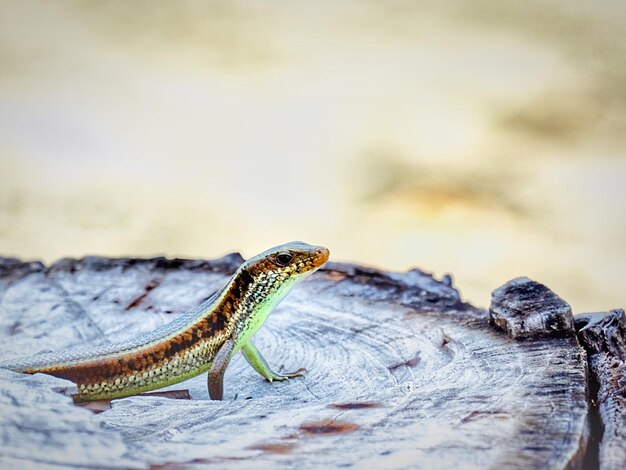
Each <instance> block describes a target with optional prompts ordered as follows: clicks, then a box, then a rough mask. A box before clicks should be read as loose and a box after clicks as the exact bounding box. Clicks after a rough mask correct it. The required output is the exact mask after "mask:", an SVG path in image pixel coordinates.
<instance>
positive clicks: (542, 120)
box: [0, 0, 626, 312]
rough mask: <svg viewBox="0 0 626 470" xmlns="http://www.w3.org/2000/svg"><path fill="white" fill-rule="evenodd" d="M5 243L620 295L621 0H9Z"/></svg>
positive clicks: (599, 297) (0, 21)
mask: <svg viewBox="0 0 626 470" xmlns="http://www.w3.org/2000/svg"><path fill="white" fill-rule="evenodd" d="M0 7H1V11H2V13H1V14H0V72H1V73H0V80H1V82H0V83H1V86H0V254H1V255H4V256H16V257H20V258H23V259H27V260H30V259H43V260H45V261H47V262H51V261H53V260H55V259H57V258H59V257H64V256H73V257H80V256H84V255H87V254H98V255H108V256H153V255H161V254H162V255H166V256H170V257H173V256H181V257H194V258H198V257H201V258H213V257H219V256H221V255H223V254H226V253H228V252H231V251H240V252H241V253H242V254H243V255H244V256H246V257H248V256H252V255H254V254H256V253H257V252H259V251H262V250H264V249H266V248H268V247H270V246H273V245H276V244H279V243H283V242H286V241H290V240H293V239H299V240H304V241H307V242H310V243H316V244H324V245H326V246H328V247H329V248H330V249H331V252H332V257H333V259H334V260H335V261H351V262H358V263H362V264H366V265H372V266H376V267H380V268H383V269H388V270H406V269H409V268H412V267H420V268H421V269H423V270H426V271H431V272H433V273H434V274H435V275H436V276H437V277H441V276H442V275H443V274H445V273H452V274H453V275H454V277H455V283H456V285H457V286H458V287H459V289H460V290H461V293H462V295H463V296H464V298H465V299H467V300H469V301H471V302H472V303H474V304H476V305H479V306H487V305H488V304H489V298H490V297H489V296H490V292H491V291H492V290H493V289H494V288H496V287H497V286H499V285H500V284H502V283H503V282H505V281H507V280H509V279H511V278H512V277H515V276H519V275H527V276H529V277H531V278H534V279H535V280H538V281H540V282H543V283H545V284H546V285H548V286H549V287H550V288H552V289H553V290H554V291H555V292H557V293H558V294H559V295H561V296H563V297H564V298H565V299H566V300H567V301H569V302H570V303H571V304H572V306H573V307H574V310H575V312H582V311H593V310H600V309H608V308H615V307H620V306H621V307H624V306H626V292H625V287H626V286H625V282H624V273H625V268H626V250H625V249H624V247H625V243H626V39H625V38H626V2H624V1H622V0H618V1H611V0H605V1H603V2H595V1H580V0H577V1H571V0H527V1H524V2H519V1H516V0H498V1H482V0H472V1H470V0H467V1H453V2H437V1H423V2H415V1H408V0H407V1H382V0H380V1H364V0H359V1H356V0H355V1H316V2H313V1H309V2H304V1H267V0H265V1H263V2H258V1H252V0H250V1H177V2H168V1H132V2H128V1H106V2H93V1H87V0H85V1H79V0H56V1H54V2H41V1H37V2H35V1H24V0H20V1H18V0H15V1H6V0H0Z"/></svg>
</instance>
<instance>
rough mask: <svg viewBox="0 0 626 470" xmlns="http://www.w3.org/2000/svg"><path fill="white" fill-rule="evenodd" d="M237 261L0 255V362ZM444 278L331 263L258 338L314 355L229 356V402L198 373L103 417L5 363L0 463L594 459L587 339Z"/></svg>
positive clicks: (183, 291)
mask: <svg viewBox="0 0 626 470" xmlns="http://www.w3.org/2000/svg"><path fill="white" fill-rule="evenodd" d="M241 261H242V260H241V257H240V256H239V255H230V256H228V257H225V258H223V259H220V260H216V261H192V260H166V259H151V260H138V259H104V258H85V259H83V260H70V259H66V260H61V261H58V262H57V263H55V264H53V265H52V266H50V267H45V266H43V265H42V264H40V263H21V262H19V261H17V260H7V259H4V260H1V261H0V338H1V339H2V345H3V347H2V348H0V359H8V358H10V357H13V356H18V355H23V354H34V353H37V352H39V351H45V350H54V349H62V348H69V347H72V346H76V345H83V344H85V343H98V342H106V341H110V340H113V339H123V338H128V337H129V336H132V335H136V334H138V333H141V332H145V331H148V330H151V329H154V328H155V327H157V326H158V325H161V324H163V323H165V322H169V321H171V320H172V319H173V318H175V317H176V316H177V315H179V314H181V313H182V312H184V311H185V310H187V309H189V308H191V307H193V306H195V305H197V304H199V303H200V302H202V301H203V300H204V299H206V298H207V297H208V296H209V295H211V293H212V292H214V291H215V290H217V289H218V288H220V287H221V286H222V285H223V284H224V283H225V281H226V279H227V278H228V276H229V275H230V274H231V273H232V272H233V271H234V270H235V268H236V267H237V265H238V264H239V263H240V262H241ZM444 281H445V282H440V281H438V280H436V279H434V278H433V277H432V276H430V275H428V274H425V273H423V272H421V271H419V270H413V271H410V272H407V273H403V274H396V273H385V272H380V271H376V270H372V269H366V268H362V267H359V266H354V265H340V264H329V265H328V266H327V267H326V268H325V269H323V270H322V271H320V272H318V273H316V274H315V275H314V276H312V277H311V278H310V279H309V280H307V281H305V282H304V283H302V284H301V285H299V286H297V287H296V288H295V289H294V291H293V293H292V294H291V295H290V296H289V297H288V298H287V299H286V300H285V301H284V302H283V303H282V304H281V305H280V306H279V307H278V308H277V310H276V311H275V312H274V313H273V314H272V315H271V316H270V318H269V320H268V321H267V323H266V325H265V326H264V327H263V328H262V329H261V330H260V331H259V333H258V334H257V335H256V344H257V346H258V347H259V349H260V350H261V351H262V352H263V353H264V355H265V357H266V358H267V359H268V361H269V362H270V364H271V365H273V366H274V367H276V368H277V369H281V368H282V369H285V370H292V369H297V368H298V367H306V368H307V369H308V373H307V375H306V376H305V377H304V378H298V379H294V380H291V381H289V382H283V383H273V384H270V383H268V382H265V381H264V380H263V379H262V378H261V377H260V376H259V375H257V374H256V373H255V372H254V371H253V370H252V369H251V368H250V367H249V366H248V365H247V363H246V362H245V361H244V360H243V359H242V358H241V357H240V356H239V357H236V358H235V359H234V360H233V362H232V364H231V366H230V368H229V369H228V371H227V373H226V377H225V400H224V401H222V402H216V401H210V400H209V399H208V395H207V390H206V378H205V377H197V378H195V379H192V380H189V381H187V382H185V383H183V384H178V385H176V386H174V387H171V389H180V388H184V389H188V390H189V391H190V394H191V397H192V399H191V400H184V399H183V400H180V399H178V400H173V399H168V398H164V397H159V396H139V397H131V398H126V399H121V400H116V401H113V402H112V404H111V408H110V409H108V406H105V407H100V408H99V411H102V412H101V413H99V414H95V413H93V412H91V411H89V410H87V409H85V408H83V407H78V406H75V405H73V404H72V401H71V399H70V398H69V397H68V396H67V395H65V394H63V393H60V392H63V391H64V390H68V389H69V387H71V385H72V384H71V383H69V382H66V381H63V380H60V379H56V378H53V377H50V376H45V375H41V374H38V375H35V376H27V375H20V374H15V373H12V372H8V371H3V370H0V429H1V431H0V466H1V467H2V468H25V467H26V468H27V467H34V466H43V467H47V468H57V467H67V466H74V467H106V468H148V467H149V466H155V468H164V467H163V466H165V467H166V468H167V467H171V468H181V466H187V465H189V466H211V465H212V466H215V467H216V468H229V467H233V468H235V467H236V468H263V466H266V467H267V468H269V467H271V466H278V467H284V468H329V467H349V466H354V467H356V468H428V469H430V468H520V469H521V468H524V469H527V468H555V469H563V468H580V467H581V466H582V465H583V464H585V462H589V461H592V462H593V461H594V460H593V459H591V460H589V458H588V455H587V454H588V452H587V450H588V442H589V427H588V424H587V423H588V411H589V407H588V404H587V403H588V402H587V399H586V391H587V377H586V372H587V371H586V365H587V362H586V354H585V351H584V350H583V349H582V348H581V347H580V346H579V344H578V341H577V339H576V337H575V336H574V335H572V334H570V332H567V331H566V332H564V334H562V335H560V336H557V337H554V336H553V337H549V336H544V335H542V334H538V335H529V336H530V337H529V338H527V339H526V340H525V341H519V340H515V339H512V338H510V337H509V336H507V335H506V334H504V333H502V332H500V331H498V330H497V329H495V328H494V327H493V326H490V323H489V314H488V312H487V311H485V310H481V309H477V308H475V307H473V306H471V305H469V304H467V303H464V302H463V301H462V300H461V299H460V297H459V294H458V292H457V291H456V290H455V289H454V288H453V287H451V282H450V279H449V278H446V279H444ZM509 301H511V302H515V299H513V298H509ZM492 307H493V306H492ZM496 307H497V306H496ZM492 310H493V309H492ZM569 319H570V321H571V312H569ZM539 333H541V332H539ZM621 359H622V360H623V357H622V358H621ZM622 364H623V363H622ZM183 396H184V395H183ZM610 406H612V405H610ZM103 410H104V411H103ZM619 412H621V411H619ZM611 416H613V415H611ZM622 438H623V437H622ZM611 455H617V454H616V453H613V454H611ZM621 455H623V454H621ZM611 458H613V457H611ZM615 458H620V457H619V455H617V457H615ZM585 459H586V460H585ZM607 468H608V467H607Z"/></svg>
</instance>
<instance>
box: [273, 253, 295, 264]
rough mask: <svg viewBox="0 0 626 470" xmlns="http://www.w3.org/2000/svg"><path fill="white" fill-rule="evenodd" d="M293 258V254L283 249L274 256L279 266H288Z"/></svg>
mask: <svg viewBox="0 0 626 470" xmlns="http://www.w3.org/2000/svg"><path fill="white" fill-rule="evenodd" d="M292 259H293V255H292V254H291V253H289V252H288V251H281V252H280V253H278V254H277V255H276V256H275V257H274V261H275V262H276V264H277V265H279V266H287V265H288V264H289V263H291V260H292Z"/></svg>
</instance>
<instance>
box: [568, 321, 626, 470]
mask: <svg viewBox="0 0 626 470" xmlns="http://www.w3.org/2000/svg"><path fill="white" fill-rule="evenodd" d="M576 328H577V329H578V338H579V340H580V342H581V344H582V345H583V346H584V347H585V349H586V350H587V354H588V355H589V368H590V371H591V374H592V377H593V379H594V381H595V384H596V387H595V388H596V389H597V390H596V396H595V397H594V399H595V401H596V406H597V407H598V412H599V414H600V420H601V423H602V427H603V430H602V431H603V434H602V440H601V442H600V449H599V456H598V461H599V463H600V468H601V469H605V470H621V469H624V468H626V318H625V316H624V310H621V309H620V310H612V311H610V312H603V313H591V314H585V315H578V316H577V317H576Z"/></svg>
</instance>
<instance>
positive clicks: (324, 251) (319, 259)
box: [313, 246, 330, 269]
mask: <svg viewBox="0 0 626 470" xmlns="http://www.w3.org/2000/svg"><path fill="white" fill-rule="evenodd" d="M329 257H330V250H329V249H328V248H326V247H323V246H320V247H318V248H316V249H315V251H314V252H313V265H314V266H315V269H317V268H319V267H321V266H322V265H323V264H324V263H326V261H328V258H329Z"/></svg>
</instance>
